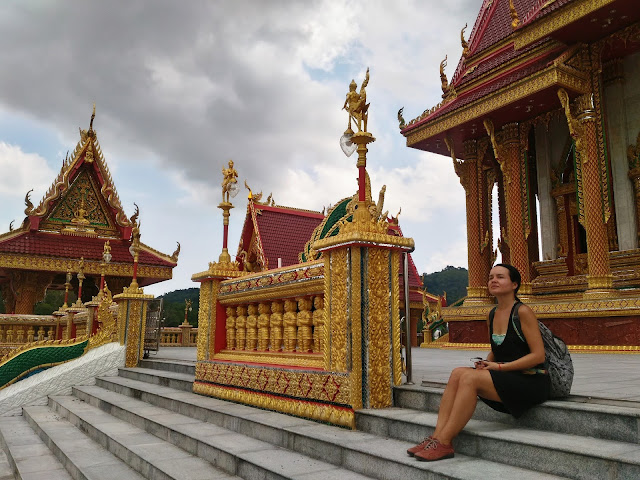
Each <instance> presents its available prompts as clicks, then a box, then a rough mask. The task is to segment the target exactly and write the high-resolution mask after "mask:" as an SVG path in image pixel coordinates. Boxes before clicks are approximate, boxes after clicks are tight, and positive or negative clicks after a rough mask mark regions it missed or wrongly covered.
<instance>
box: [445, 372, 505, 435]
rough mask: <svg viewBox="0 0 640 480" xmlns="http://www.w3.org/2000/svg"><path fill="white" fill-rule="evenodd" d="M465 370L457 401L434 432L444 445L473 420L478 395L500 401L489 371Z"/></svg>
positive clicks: (458, 384)
mask: <svg viewBox="0 0 640 480" xmlns="http://www.w3.org/2000/svg"><path fill="white" fill-rule="evenodd" d="M464 370H465V371H464V372H461V375H460V378H459V380H458V382H457V390H456V394H455V399H454V401H453V405H451V407H450V409H449V411H448V415H447V421H446V423H444V424H443V425H442V426H441V428H440V429H439V430H438V433H437V434H436V433H435V432H434V435H433V436H434V437H435V438H437V439H438V440H439V441H440V442H441V443H442V444H444V445H449V444H450V443H451V440H452V439H453V438H455V437H456V435H458V433H460V431H461V430H462V429H463V428H464V426H465V425H466V424H467V422H468V421H469V420H470V419H471V416H472V415H473V412H474V411H475V409H476V404H477V403H478V395H480V396H481V397H483V398H486V399H487V400H495V401H498V402H499V401H500V397H499V396H498V392H496V389H495V387H494V386H493V380H492V379H491V374H490V373H489V370H478V369H472V368H469V369H464ZM443 400H444V395H443ZM439 420H440V419H438V421H439Z"/></svg>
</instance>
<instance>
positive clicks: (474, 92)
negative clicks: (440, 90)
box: [408, 50, 560, 130]
mask: <svg viewBox="0 0 640 480" xmlns="http://www.w3.org/2000/svg"><path fill="white" fill-rule="evenodd" d="M559 54H560V52H558V51H556V50H554V51H551V52H545V53H544V54H543V55H541V56H540V57H539V58H538V59H536V60H534V61H533V62H531V63H529V64H528V65H525V66H522V67H517V68H514V69H513V70H511V71H509V72H506V73H505V74H504V75H501V76H498V77H496V78H494V79H493V80H492V81H491V82H488V83H485V84H483V85H480V86H479V87H477V88H474V89H471V90H469V91H468V92H465V93H463V94H461V95H459V96H458V97H457V98H456V99H454V100H453V101H451V102H449V103H447V104H446V105H444V106H443V107H441V108H440V109H439V110H436V111H435V112H433V113H432V114H431V115H429V116H428V117H426V118H425V119H423V120H422V121H420V122H417V123H416V124H414V125H411V127H410V128H409V129H408V130H413V129H415V128H416V127H417V126H419V125H422V124H424V123H428V122H430V121H432V120H434V119H436V118H438V117H440V116H442V115H444V114H445V113H448V112H451V111H453V110H456V109H458V108H461V107H464V106H465V105H467V104H469V103H471V102H473V101H474V100H477V99H479V98H481V97H484V96H485V95H489V94H490V93H493V92H495V91H497V90H499V89H501V88H502V87H505V86H507V85H509V84H511V83H514V82H517V81H518V80H521V79H523V78H525V77H528V76H530V75H531V74H533V73H535V72H537V71H539V70H542V69H543V68H545V67H546V66H547V65H549V63H550V62H551V61H553V60H554V59H555V58H556V57H557V56H558V55H559Z"/></svg>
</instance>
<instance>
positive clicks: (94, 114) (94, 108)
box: [89, 102, 96, 132]
mask: <svg viewBox="0 0 640 480" xmlns="http://www.w3.org/2000/svg"><path fill="white" fill-rule="evenodd" d="M94 118H96V104H95V102H94V103H93V112H92V113H91V121H90V122H89V132H93V119H94Z"/></svg>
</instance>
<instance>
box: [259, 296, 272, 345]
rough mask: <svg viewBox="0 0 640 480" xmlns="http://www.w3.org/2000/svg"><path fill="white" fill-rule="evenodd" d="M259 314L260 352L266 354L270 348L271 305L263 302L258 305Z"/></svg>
mask: <svg viewBox="0 0 640 480" xmlns="http://www.w3.org/2000/svg"><path fill="white" fill-rule="evenodd" d="M258 313H259V315H258V350H260V351H261V352H264V351H266V350H267V349H268V348H269V313H271V306H270V305H269V303H268V302H261V303H260V304H259V305H258Z"/></svg>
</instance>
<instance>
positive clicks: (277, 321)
mask: <svg viewBox="0 0 640 480" xmlns="http://www.w3.org/2000/svg"><path fill="white" fill-rule="evenodd" d="M283 311H284V306H283V304H282V302H281V301H275V302H271V316H270V317H269V326H270V327H271V332H270V337H271V338H270V340H271V342H270V345H269V350H270V351H272V352H278V351H280V349H281V348H282V312H283Z"/></svg>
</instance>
